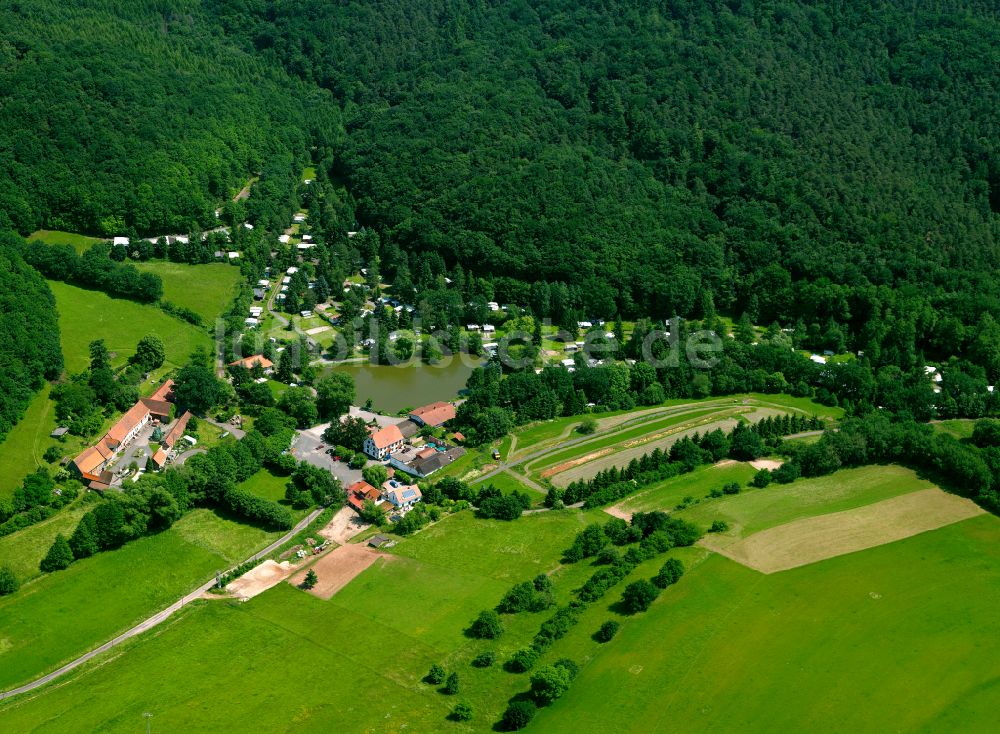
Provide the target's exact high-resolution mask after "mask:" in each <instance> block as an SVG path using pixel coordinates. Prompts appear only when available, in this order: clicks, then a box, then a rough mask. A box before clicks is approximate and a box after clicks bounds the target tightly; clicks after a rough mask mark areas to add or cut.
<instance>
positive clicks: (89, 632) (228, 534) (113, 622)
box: [0, 510, 276, 729]
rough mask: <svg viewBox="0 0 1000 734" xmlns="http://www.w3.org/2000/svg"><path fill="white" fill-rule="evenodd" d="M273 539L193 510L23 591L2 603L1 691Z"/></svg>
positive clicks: (104, 637) (96, 641) (106, 635)
mask: <svg viewBox="0 0 1000 734" xmlns="http://www.w3.org/2000/svg"><path fill="white" fill-rule="evenodd" d="M60 522H62V521H60ZM20 535H21V534H17V535H14V536H11V538H10V539H9V540H10V541H11V542H12V543H16V544H24V543H29V542H30V538H31V537H34V536H30V535H29V536H28V540H23V539H21V538H20ZM275 536H276V534H271V533H265V532H264V531H261V530H256V529H254V528H251V527H248V526H245V525H240V524H238V523H235V522H232V521H230V520H225V519H223V518H220V517H217V516H216V515H214V514H213V513H211V512H209V511H208V510H196V511H194V512H191V513H189V514H188V515H187V516H185V517H184V518H182V519H181V520H180V521H178V522H177V523H176V525H175V526H174V527H173V528H171V529H170V530H168V531H166V532H163V533H160V534H158V535H154V536H149V537H145V538H141V539H139V540H137V541H134V542H132V543H128V544H126V545H125V546H124V547H122V548H120V549H118V550H116V551H111V552H107V553H101V554H98V555H96V556H93V557H91V558H86V559H84V560H82V561H78V562H76V563H74V564H73V565H72V566H70V567H69V568H68V569H66V570H65V571H59V572H57V573H52V574H47V575H44V576H42V577H41V578H38V579H36V580H35V581H33V582H32V583H30V584H27V585H25V586H23V587H22V588H21V590H20V591H19V592H18V593H16V594H14V595H13V596H9V597H4V598H2V599H0V687H2V688H6V687H9V686H10V685H12V684H16V683H20V682H23V681H25V680H28V679H31V678H34V677H35V676H37V675H40V674H42V673H44V672H46V671H47V670H50V669H52V668H54V667H57V665H58V664H59V663H61V662H64V661H66V660H68V659H70V658H73V657H75V656H76V655H78V654H80V653H82V652H85V651H86V650H88V649H90V648H92V647H95V646H97V645H98V644H100V643H102V642H104V641H106V640H108V639H110V638H111V637H113V636H114V635H115V634H116V633H118V632H121V631H124V630H125V629H127V628H128V627H130V626H131V625H133V624H135V623H136V622H138V621H139V620H141V619H143V618H145V617H147V616H148V615H150V614H151V613H153V612H155V611H156V610H158V609H160V608H162V607H165V606H167V605H168V604H169V603H171V602H172V601H174V600H176V599H177V598H178V597H180V596H181V595H182V594H185V593H187V592H188V591H191V589H192V588H193V587H195V586H197V584H198V583H200V582H203V581H206V580H207V579H209V578H211V577H212V574H213V573H215V571H217V570H220V569H223V568H224V567H226V566H228V565H230V564H232V563H233V562H235V561H238V560H241V559H242V558H243V557H246V556H248V555H250V554H251V553H252V552H253V551H254V550H255V549H257V548H258V547H261V546H263V545H265V544H266V542H267V540H268V539H269V538H273V537H275ZM47 550H48V548H47V547H46V548H44V549H43V550H41V553H42V554H44V553H45V552H46V551H47ZM30 552H31V553H32V554H33V555H37V554H38V552H39V551H38V549H37V548H35V549H32V550H31V551H30ZM3 728H4V727H3V726H2V725H0V729H3Z"/></svg>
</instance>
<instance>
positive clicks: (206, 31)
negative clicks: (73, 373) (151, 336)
mask: <svg viewBox="0 0 1000 734" xmlns="http://www.w3.org/2000/svg"><path fill="white" fill-rule="evenodd" d="M338 127H339V117H338V114H337V110H336V107H335V105H333V104H332V102H331V101H330V95H329V94H328V93H324V92H323V91H321V90H318V89H316V88H315V87H310V86H308V85H306V84H304V83H299V82H296V81H294V80H292V79H290V78H289V77H288V76H287V75H286V74H285V73H284V72H283V71H282V70H281V69H279V68H277V67H276V66H275V65H274V64H268V63H266V62H265V61H263V60H261V59H260V58H258V57H257V56H256V55H254V54H249V53H245V52H242V51H240V50H239V49H237V48H236V47H235V46H234V45H233V44H230V43H226V42H225V40H224V39H222V38H221V36H220V34H219V33H218V30H217V28H215V26H214V25H213V24H212V23H211V22H209V19H208V18H207V17H206V13H205V11H204V9H203V8H202V3H200V2H198V1H197V0H156V1H150V2H146V1H143V0H82V1H81V0H77V1H74V2H62V1H61V0H60V1H56V0H22V1H20V2H16V3H4V4H3V5H2V7H0V227H3V226H6V227H11V226H13V228H15V229H17V230H19V231H20V232H21V233H22V234H26V233H29V232H31V231H33V230H35V229H37V228H40V227H44V228H47V229H66V230H71V231H83V232H88V233H94V234H104V235H117V234H125V233H133V232H139V233H149V232H152V233H157V232H163V233H166V232H185V233H186V232H188V231H189V230H190V229H192V228H193V225H195V224H198V225H201V226H205V225H209V224H212V225H213V226H214V224H213V223H214V222H215V216H214V211H215V209H216V208H218V207H219V205H220V203H221V202H222V201H223V200H226V199H229V198H230V197H232V195H233V194H235V193H236V192H237V191H238V190H239V189H240V188H241V187H242V186H243V185H244V184H245V183H246V182H247V180H248V179H249V178H250V176H251V175H253V174H257V173H263V172H267V171H268V170H269V169H271V168H273V167H274V166H276V165H280V164H284V165H285V167H287V168H289V169H291V168H292V166H291V163H292V159H293V158H296V159H298V160H299V162H300V163H301V161H303V160H305V159H306V157H307V155H308V147H309V142H310V141H311V140H314V139H317V140H326V139H328V138H330V137H333V136H335V135H336V134H337V133H336V131H337V129H338Z"/></svg>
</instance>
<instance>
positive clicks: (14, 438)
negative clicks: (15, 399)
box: [0, 387, 56, 497]
mask: <svg viewBox="0 0 1000 734" xmlns="http://www.w3.org/2000/svg"><path fill="white" fill-rule="evenodd" d="M55 427H56V414H55V408H54V407H53V404H52V402H51V401H50V400H49V388H48V387H45V388H44V389H42V390H41V391H39V392H38V393H37V394H36V395H35V397H34V398H33V399H32V401H31V403H30V404H29V405H28V409H27V411H25V413H24V416H22V418H21V420H19V421H18V422H17V425H15V426H14V427H13V428H12V429H11V430H10V433H8V434H7V436H6V438H4V440H3V443H0V497H7V496H9V495H10V494H11V493H12V492H13V491H14V489H15V488H17V487H18V486H20V484H21V480H22V479H24V477H25V475H26V474H30V473H31V472H33V471H35V469H36V468H38V466H39V465H41V464H44V463H45V462H44V461H43V460H42V454H44V453H45V449H46V448H48V447H49V445H50V444H53V443H55V440H54V439H51V438H49V434H50V433H51V432H52V430H53V429H54V428H55Z"/></svg>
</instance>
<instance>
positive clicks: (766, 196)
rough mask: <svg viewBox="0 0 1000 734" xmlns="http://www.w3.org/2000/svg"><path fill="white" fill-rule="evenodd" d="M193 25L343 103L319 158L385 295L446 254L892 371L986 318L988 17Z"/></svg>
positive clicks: (824, 14)
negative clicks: (347, 198) (831, 330)
mask: <svg viewBox="0 0 1000 734" xmlns="http://www.w3.org/2000/svg"><path fill="white" fill-rule="evenodd" d="M212 7H213V13H214V14H215V15H216V16H217V18H218V20H219V22H221V23H222V24H223V25H224V26H225V28H226V31H227V33H228V35H229V38H231V39H232V40H233V41H234V42H239V43H242V44H243V47H244V49H245V50H246V51H247V53H256V54H258V55H260V56H261V57H262V58H265V59H273V60H275V61H276V62H278V63H281V64H282V65H283V66H284V68H285V69H287V70H288V72H289V73H290V74H293V75H296V76H298V77H299V78H301V79H303V80H306V81H308V82H310V83H312V84H316V85H319V86H321V87H323V88H326V89H329V90H331V91H332V92H333V93H334V94H335V96H336V97H337V99H338V100H339V101H340V103H341V104H342V106H343V108H344V116H345V124H346V128H347V138H346V141H345V143H344V145H343V146H340V147H338V148H337V149H335V150H334V151H332V152H331V154H330V156H329V157H328V158H325V159H324V162H325V163H327V164H328V168H329V173H330V174H331V177H332V179H333V180H334V181H339V182H345V183H346V184H347V186H348V188H349V190H350V192H351V194H352V196H353V197H354V199H355V200H356V202H357V219H358V221H359V223H360V224H363V225H369V226H371V227H374V228H376V229H377V230H379V231H380V232H381V234H382V242H383V245H384V250H383V258H382V269H383V272H386V273H388V275H389V276H390V278H391V277H393V276H394V275H395V274H396V271H397V270H399V269H400V268H402V269H403V271H404V272H405V273H406V274H407V276H410V275H412V276H413V279H414V281H419V280H420V278H418V277H417V276H418V275H420V274H421V272H422V271H423V274H424V275H426V274H427V271H428V267H427V264H426V262H427V258H428V257H429V256H430V257H432V258H433V257H438V256H440V257H442V258H443V260H444V261H445V262H446V263H447V265H448V267H449V268H451V267H453V266H454V265H455V264H456V263H458V264H460V265H461V266H462V267H463V268H464V269H465V270H466V271H472V272H474V273H475V274H477V275H485V276H491V278H492V280H493V282H494V284H495V287H496V290H495V294H494V297H495V298H497V299H498V300H508V301H511V302H517V303H526V302H529V301H530V300H532V299H533V297H535V296H537V298H535V300H536V301H538V302H540V303H541V304H542V308H540V309H536V313H538V312H539V311H540V312H541V313H543V314H544V315H547V316H552V317H553V318H556V319H560V318H563V317H564V315H565V314H564V313H561V312H565V311H567V309H569V310H573V311H575V312H576V313H575V314H572V313H571V314H569V319H567V320H571V318H572V316H573V315H579V316H586V317H604V318H609V317H610V316H612V315H613V314H614V313H616V312H621V313H622V314H624V315H625V316H626V317H631V316H637V315H649V316H654V317H656V316H660V317H663V316H667V315H671V314H673V313H679V314H680V315H682V316H687V317H703V316H704V315H706V310H707V309H706V304H707V303H708V298H707V296H708V295H711V296H712V299H713V300H714V307H715V308H718V309H720V310H722V311H723V312H729V313H732V314H733V315H734V316H738V315H740V314H741V313H744V312H746V313H747V314H748V315H749V317H750V318H751V319H752V320H754V321H756V322H758V323H770V322H771V321H773V320H779V321H781V322H782V323H783V324H786V323H787V324H788V325H792V324H794V323H795V322H796V321H797V320H798V319H802V320H803V321H804V322H805V324H806V327H807V328H808V327H809V326H811V325H812V324H818V325H819V327H820V328H826V327H828V326H829V325H830V323H831V322H832V323H833V324H835V325H836V326H837V328H842V329H843V330H844V332H845V334H846V336H847V337H848V343H847V346H848V347H850V348H854V349H861V350H864V351H865V352H866V353H868V354H869V355H871V357H872V361H873V362H874V363H875V364H876V365H877V364H882V363H885V364H900V365H901V366H903V367H904V368H906V369H908V368H910V367H912V365H913V364H914V363H915V362H916V361H917V360H918V356H919V353H921V352H922V353H924V355H926V356H928V357H931V358H934V357H936V358H945V357H947V356H949V355H952V354H956V353H965V352H970V353H971V352H975V351H976V350H977V348H978V347H977V345H976V344H975V343H974V342H975V340H976V338H977V337H976V335H975V333H974V331H975V330H979V331H980V332H981V331H984V330H986V331H988V330H989V329H990V328H991V327H992V325H991V324H989V323H986V324H980V323H979V319H980V317H981V316H982V315H983V314H984V313H993V314H997V313H998V311H1000V294H998V288H997V283H996V282H995V278H994V276H993V274H992V273H993V270H994V269H995V268H996V266H997V264H998V254H1000V253H998V248H997V233H998V216H997V211H998V210H1000V143H998V141H1000V137H998V135H997V133H998V132H1000V130H998V121H997V118H996V115H995V110H996V109H997V108H998V107H1000V63H998V62H1000V25H998V23H997V20H998V18H997V10H996V8H995V7H994V6H992V5H991V4H988V3H961V4H960V3H947V2H944V3H934V4H924V3H921V4H918V5H914V4H912V3H905V2H901V1H899V0H882V1H881V2H876V3H842V2H829V1H823V2H812V3H778V2H757V3H750V2H733V1H730V2H703V3H684V2H628V3H626V2H612V3H607V2H601V3H596V2H568V1H564V0H545V1H541V2H501V3H469V4H466V3H457V2H446V1H440V2H420V3H417V2H412V1H411V0H397V1H396V2H385V3H379V4H377V5H375V6H372V5H367V4H359V3H353V4H341V3H338V4H332V3H331V4H316V3H308V2H304V0H283V1H279V2H267V3H264V2H253V1H247V0H212ZM431 264H433V260H431ZM430 274H432V275H437V273H434V272H433V271H430ZM501 274H502V276H503V277H501ZM535 281H539V282H540V284H541V285H540V288H539V289H536V290H535V291H533V290H531V289H530V286H529V284H530V283H532V282H535ZM557 283H564V284H566V288H565V289H564V290H563V291H562V293H563V294H564V297H563V298H562V299H561V300H564V301H566V302H567V303H568V306H567V307H559V306H558V305H557V304H555V303H551V306H550V307H549V303H550V302H554V301H555V300H556V298H555V296H554V295H550V294H549V293H548V292H547V291H549V290H550V289H551V287H555V284H557ZM557 287H560V288H561V287H562V286H557ZM533 305H534V304H533ZM546 307H548V312H546ZM820 346H824V345H817V347H820ZM980 351H989V350H982V349H981V350H980ZM991 360H992V358H986V357H985V356H984V358H983V359H981V360H980V363H981V364H983V366H985V367H986V368H987V369H988V371H989V372H990V377H991V379H997V377H998V376H1000V373H998V367H1000V365H997V364H990V362H991Z"/></svg>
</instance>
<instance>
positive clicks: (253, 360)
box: [229, 354, 274, 374]
mask: <svg viewBox="0 0 1000 734" xmlns="http://www.w3.org/2000/svg"><path fill="white" fill-rule="evenodd" d="M258 365H260V368H261V369H262V370H264V373H265V374H268V373H270V372H271V371H272V369H273V368H274V362H272V361H271V360H269V359H268V358H267V357H265V356H264V355H262V354H255V355H254V356H252V357H244V358H243V359H237V360H236V361H235V362H230V363H229V366H230V367H245V368H246V369H248V370H252V369H253V368H254V367H256V366H258Z"/></svg>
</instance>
